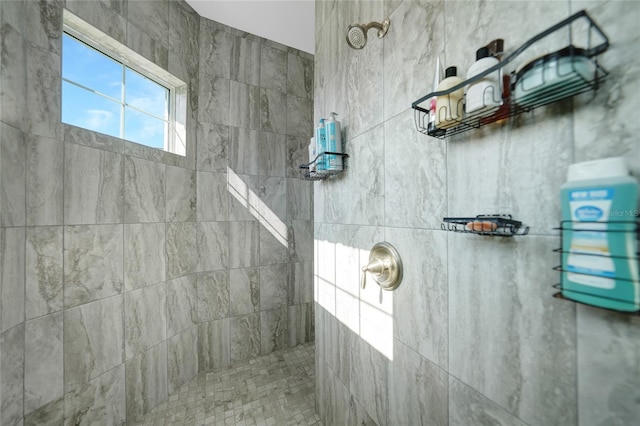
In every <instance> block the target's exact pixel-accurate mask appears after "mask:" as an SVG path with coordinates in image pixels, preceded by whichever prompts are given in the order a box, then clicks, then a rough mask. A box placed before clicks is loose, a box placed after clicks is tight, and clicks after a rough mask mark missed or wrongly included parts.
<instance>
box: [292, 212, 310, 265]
mask: <svg viewBox="0 0 640 426" xmlns="http://www.w3.org/2000/svg"><path fill="white" fill-rule="evenodd" d="M288 239H289V258H290V259H291V261H295V262H304V261H312V260H313V222H312V221H310V220H294V221H292V222H291V228H290V231H289V235H288Z"/></svg>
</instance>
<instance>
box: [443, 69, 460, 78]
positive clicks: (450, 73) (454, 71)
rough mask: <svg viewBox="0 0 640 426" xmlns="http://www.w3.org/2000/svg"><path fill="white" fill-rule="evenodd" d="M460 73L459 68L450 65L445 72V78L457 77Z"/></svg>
mask: <svg viewBox="0 0 640 426" xmlns="http://www.w3.org/2000/svg"><path fill="white" fill-rule="evenodd" d="M457 75H458V68H456V67H449V68H447V69H446V70H445V72H444V78H449V77H455V76H457Z"/></svg>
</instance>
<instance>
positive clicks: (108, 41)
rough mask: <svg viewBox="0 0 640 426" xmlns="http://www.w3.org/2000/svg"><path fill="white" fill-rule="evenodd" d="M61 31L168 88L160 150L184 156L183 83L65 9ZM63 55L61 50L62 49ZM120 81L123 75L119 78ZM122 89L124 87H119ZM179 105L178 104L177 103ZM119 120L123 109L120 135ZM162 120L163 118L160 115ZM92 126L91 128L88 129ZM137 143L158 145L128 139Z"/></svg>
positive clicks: (184, 107)
mask: <svg viewBox="0 0 640 426" xmlns="http://www.w3.org/2000/svg"><path fill="white" fill-rule="evenodd" d="M63 31H64V32H65V33H66V34H68V35H69V36H71V37H73V38H75V39H77V40H79V41H80V42H82V43H84V44H86V45H88V46H89V47H90V48H92V49H95V50H97V51H98V52H100V53H102V54H103V55H106V56H108V57H109V58H111V59H113V60H114V61H115V62H118V63H120V64H122V65H123V74H124V72H125V70H126V68H129V69H131V70H133V71H135V72H137V73H139V74H141V75H143V76H144V77H146V78H148V79H150V80H151V81H153V82H155V83H156V84H158V85H160V86H162V87H164V88H166V89H168V91H169V105H168V110H169V111H168V117H167V118H168V120H167V135H165V138H164V151H167V152H171V153H174V154H178V155H181V156H186V105H187V102H186V101H187V99H186V97H187V90H186V88H187V87H186V86H187V84H186V83H185V82H183V81H182V80H180V79H178V78H177V77H175V76H174V75H172V74H171V73H169V72H168V71H166V70H164V69H162V68H161V67H160V66H158V65H156V64H154V63H153V62H151V61H150V60H148V59H146V58H145V57H143V56H142V55H140V54H138V53H137V52H135V51H133V50H131V49H129V48H128V47H126V46H125V45H123V44H122V43H120V42H118V41H117V40H115V39H113V38H112V37H110V36H109V35H107V34H105V33H103V32H102V31H100V30H98V29H97V28H95V27H93V26H92V25H91V24H89V23H87V22H85V21H83V20H82V19H81V18H79V17H77V16H76V15H74V14H73V13H71V12H69V11H68V10H66V9H65V10H64V27H63ZM62 54H63V55H64V52H63V53H62ZM62 81H66V82H68V83H71V84H74V85H76V86H77V87H80V88H82V89H84V90H88V91H90V92H92V93H95V94H97V95H100V96H103V97H105V98H106V99H109V100H112V101H115V102H118V103H119V104H120V105H121V106H122V107H123V108H124V106H128V107H129V108H132V109H134V110H136V111H139V112H142V113H143V114H146V115H149V116H150V117H154V118H158V117H156V116H154V115H152V114H149V113H148V112H146V111H141V110H139V109H137V108H133V107H131V106H130V105H127V104H126V102H125V99H124V98H123V99H122V100H121V101H120V100H117V99H112V98H110V97H109V96H106V95H105V94H102V93H99V92H95V91H94V90H92V89H90V88H88V87H85V86H83V85H82V84H79V83H77V82H75V81H72V80H67V79H64V78H63V79H62ZM122 81H123V82H124V75H123V80H122ZM123 90H124V88H123ZM180 106H182V107H180ZM123 120H124V113H123V114H122V115H121V123H120V135H121V137H123V135H124V132H123ZM163 120H164V119H163ZM89 130H93V129H89ZM130 142H133V143H137V144H140V145H142V146H146V147H148V148H152V149H158V148H154V147H150V146H148V145H145V144H144V143H142V142H140V141H130Z"/></svg>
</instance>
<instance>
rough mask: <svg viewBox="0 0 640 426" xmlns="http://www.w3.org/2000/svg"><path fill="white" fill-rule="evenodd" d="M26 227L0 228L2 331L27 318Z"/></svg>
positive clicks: (0, 313)
mask: <svg viewBox="0 0 640 426" xmlns="http://www.w3.org/2000/svg"><path fill="white" fill-rule="evenodd" d="M25 244H26V232H25V228H0V266H1V267H2V269H1V271H0V296H1V297H0V307H2V312H0V317H2V318H1V319H2V322H1V323H0V324H2V331H6V330H8V329H10V328H11V327H14V326H16V325H18V324H20V323H21V322H23V321H24V318H25V315H24V314H25V295H24V292H25V282H26V276H25V264H26V260H25V251H24V247H25Z"/></svg>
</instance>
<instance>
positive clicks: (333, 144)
mask: <svg viewBox="0 0 640 426" xmlns="http://www.w3.org/2000/svg"><path fill="white" fill-rule="evenodd" d="M336 115H338V114H336V113H335V112H332V113H331V114H329V121H327V123H326V124H325V129H326V133H327V151H329V152H339V153H342V139H341V137H340V122H339V121H336ZM326 158H327V162H326V167H327V170H342V156H340V155H327V156H326Z"/></svg>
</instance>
